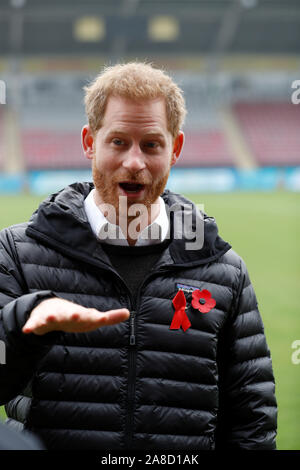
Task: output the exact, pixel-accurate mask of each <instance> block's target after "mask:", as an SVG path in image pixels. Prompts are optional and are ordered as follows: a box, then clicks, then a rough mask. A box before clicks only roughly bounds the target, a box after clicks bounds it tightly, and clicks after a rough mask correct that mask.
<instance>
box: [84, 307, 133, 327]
mask: <svg viewBox="0 0 300 470" xmlns="http://www.w3.org/2000/svg"><path fill="white" fill-rule="evenodd" d="M129 317H130V312H129V310H128V309H125V308H121V309H116V310H108V311H107V312H99V311H97V310H93V312H92V315H91V318H90V319H91V320H92V321H93V322H95V323H96V324H97V325H98V326H105V325H115V324H116V323H121V322H122V321H125V320H128V318H129Z"/></svg>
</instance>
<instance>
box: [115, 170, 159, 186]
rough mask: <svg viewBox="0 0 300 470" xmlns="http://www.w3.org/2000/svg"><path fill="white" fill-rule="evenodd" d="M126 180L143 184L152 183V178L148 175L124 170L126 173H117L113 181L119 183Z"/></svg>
mask: <svg viewBox="0 0 300 470" xmlns="http://www.w3.org/2000/svg"><path fill="white" fill-rule="evenodd" d="M124 181H130V182H131V183H136V184H143V185H145V184H151V183H152V180H150V179H149V178H147V176H146V175H143V174H137V173H130V172H124V173H121V174H120V175H116V176H113V177H112V182H113V183H116V184H118V183H122V182H124Z"/></svg>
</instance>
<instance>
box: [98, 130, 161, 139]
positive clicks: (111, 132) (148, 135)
mask: <svg viewBox="0 0 300 470" xmlns="http://www.w3.org/2000/svg"><path fill="white" fill-rule="evenodd" d="M113 134H118V135H123V136H127V135H128V133H127V132H124V131H121V130H120V129H117V128H116V129H112V130H111V131H109V132H108V133H107V134H106V137H110V136H111V135H113ZM144 137H152V138H153V137H159V138H162V139H165V136H164V135H163V134H162V132H160V131H151V132H147V133H146V134H145V135H144Z"/></svg>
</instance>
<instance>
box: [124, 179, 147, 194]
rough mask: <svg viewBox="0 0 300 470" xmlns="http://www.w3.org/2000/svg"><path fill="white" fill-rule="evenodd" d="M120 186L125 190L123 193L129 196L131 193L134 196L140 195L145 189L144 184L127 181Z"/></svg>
mask: <svg viewBox="0 0 300 470" xmlns="http://www.w3.org/2000/svg"><path fill="white" fill-rule="evenodd" d="M119 186H120V188H121V189H123V191H125V192H126V193H129V194H130V193H132V194H135V193H139V192H140V191H142V190H143V189H144V187H145V186H144V185H143V184H140V183H130V182H127V181H125V182H122V183H119Z"/></svg>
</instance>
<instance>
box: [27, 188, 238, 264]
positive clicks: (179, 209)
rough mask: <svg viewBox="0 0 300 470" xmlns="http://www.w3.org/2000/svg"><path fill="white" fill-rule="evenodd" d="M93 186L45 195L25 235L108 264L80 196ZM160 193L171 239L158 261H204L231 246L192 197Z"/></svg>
mask: <svg viewBox="0 0 300 470" xmlns="http://www.w3.org/2000/svg"><path fill="white" fill-rule="evenodd" d="M93 188H94V185H93V183H89V182H84V183H74V184H72V185H70V186H67V187H66V188H64V189H63V190H61V191H60V192H58V193H56V194H53V195H51V196H49V197H48V198H47V199H46V200H45V201H44V202H42V203H41V205H40V206H39V208H38V209H37V210H36V212H35V213H34V214H33V215H32V217H31V219H30V221H29V224H28V227H27V230H26V233H27V235H28V236H30V237H33V238H35V239H38V240H39V241H42V242H43V243H45V244H47V245H50V246H52V247H53V246H54V247H55V248H56V249H57V250H58V251H63V252H65V253H66V252H68V253H70V255H71V254H73V255H74V256H77V258H82V257H84V258H89V259H91V258H93V259H94V260H96V259H98V261H101V262H104V263H105V264H110V262H109V259H108V257H107V255H106V254H105V253H104V251H103V250H102V247H101V244H100V243H99V242H98V240H97V239H96V237H95V235H94V233H93V231H92V229H91V226H90V224H89V222H88V219H87V216H86V213H85V210H84V200H85V198H86V197H87V195H88V194H89V192H90V191H91V190H92V189H93ZM161 197H162V198H163V200H164V202H165V203H166V205H167V209H168V208H169V211H168V212H169V215H170V238H171V243H170V244H169V246H168V248H167V250H166V251H167V253H165V256H163V258H162V260H161V263H159V264H160V265H161V264H162V263H163V264H173V265H174V264H175V265H180V266H182V265H198V264H204V263H207V262H211V261H214V260H216V259H217V258H219V257H220V256H222V255H223V254H224V253H225V252H227V251H228V250H229V249H230V248H231V245H230V244H229V243H227V242H225V241H224V240H223V239H222V238H221V237H220V236H219V235H218V227H217V225H216V222H215V219H214V218H213V217H209V216H207V215H206V214H205V213H204V212H201V211H200V210H198V209H197V207H196V205H195V204H194V203H192V201H190V200H188V199H186V198H185V197H183V196H182V195H180V194H176V193H173V192H171V191H169V190H165V191H164V193H163V194H162V195H161ZM183 210H184V211H183ZM180 232H181V233H180ZM201 234H203V236H202V235H201ZM202 242H203V243H202ZM187 243H188V244H189V245H187ZM188 246H189V249H187V247H188ZM199 246H200V247H199Z"/></svg>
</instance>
